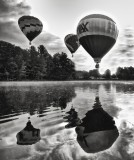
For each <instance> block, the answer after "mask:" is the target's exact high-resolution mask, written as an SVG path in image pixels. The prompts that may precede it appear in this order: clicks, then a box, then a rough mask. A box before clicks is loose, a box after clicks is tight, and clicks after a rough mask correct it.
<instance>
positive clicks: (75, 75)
mask: <svg viewBox="0 0 134 160" xmlns="http://www.w3.org/2000/svg"><path fill="white" fill-rule="evenodd" d="M94 79H106V80H111V79H114V80H118V79H119V80H134V68H133V67H132V66H131V67H124V68H122V67H118V68H117V70H116V73H115V74H111V71H110V70H109V69H107V70H106V71H105V72H104V74H100V73H99V71H98V70H96V69H93V70H89V72H87V71H76V70H75V64H74V62H73V61H71V60H70V59H69V58H68V57H67V54H66V53H64V52H62V53H55V54H54V55H53V56H51V55H50V54H49V53H48V51H47V49H46V48H45V47H44V46H43V45H40V46H38V47H37V48H35V47H34V46H31V47H30V48H29V49H22V48H20V47H18V46H15V45H13V44H11V43H8V42H5V41H0V81H32V80H41V81H42V80H94Z"/></svg>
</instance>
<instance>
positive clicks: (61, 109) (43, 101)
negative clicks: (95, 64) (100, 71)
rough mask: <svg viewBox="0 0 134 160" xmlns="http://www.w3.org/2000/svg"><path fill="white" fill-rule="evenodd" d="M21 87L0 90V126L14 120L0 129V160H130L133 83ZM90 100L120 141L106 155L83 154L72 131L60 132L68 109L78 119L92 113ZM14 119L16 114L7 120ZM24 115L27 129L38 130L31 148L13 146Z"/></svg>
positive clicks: (132, 156)
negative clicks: (105, 115)
mask: <svg viewBox="0 0 134 160" xmlns="http://www.w3.org/2000/svg"><path fill="white" fill-rule="evenodd" d="M21 84H22V83H17V85H16V84H14V86H15V87H13V86H11V85H10V83H9V84H8V83H4V84H2V85H3V86H1V92H0V97H1V99H5V100H6V101H7V102H6V103H5V102H3V101H2V100H0V109H1V108H2V107H4V106H6V107H7V109H8V111H6V110H2V109H1V111H0V122H2V121H3V120H10V119H15V118H16V120H12V121H9V122H5V123H4V122H3V123H0V160H18V159H19V160H34V159H36V160H67V159H68V160H75V159H78V160H86V159H95V160H122V159H124V160H129V159H130V160H132V159H134V151H133V148H134V143H133V141H134V138H133V136H134V125H133V124H134V118H133V115H134V109H133V101H134V87H133V85H134V84H133V82H77V83H74V82H57V83H56V82H55V83H54V84H52V83H50V82H45V83H35V82H33V84H32V83H30V85H31V86H30V87H29V83H23V86H22V85H21ZM36 84H37V85H36ZM4 86H5V87H4ZM96 95H99V97H100V102H101V104H102V107H103V109H104V110H105V111H106V112H107V113H108V114H110V115H111V116H113V117H114V119H115V121H116V125H117V127H118V129H119V132H120V136H119V138H118V139H117V141H116V142H115V143H114V144H113V145H112V147H111V148H110V149H108V150H105V151H103V152H98V153H96V154H87V153H85V152H84V151H83V150H82V149H81V147H80V146H79V144H78V143H77V141H76V136H77V135H76V133H75V128H70V129H66V128H65V125H66V124H67V122H65V120H64V119H63V117H64V115H65V114H66V112H67V111H69V110H70V108H71V105H72V104H73V106H74V108H75V110H76V111H77V112H78V116H79V117H80V118H83V117H84V116H85V114H86V113H87V111H89V110H91V109H92V106H93V104H94V100H95V96H96ZM64 102H65V103H64ZM33 106H34V107H33ZM6 107H5V108H6ZM5 113H7V114H8V115H9V116H8V117H6V116H7V115H6V116H5V115H4V114H5ZM15 113H21V114H20V115H16V116H12V117H11V115H13V114H15ZM31 113H32V114H31ZM29 114H31V116H30V117H31V122H32V124H33V126H34V127H35V128H39V129H40V130H41V140H40V142H38V143H36V144H34V145H31V146H19V145H17V144H16V141H17V140H16V134H17V132H19V131H20V130H22V129H23V128H24V127H25V125H26V122H27V118H28V117H29ZM2 116H3V117H2ZM4 116H5V117H4Z"/></svg>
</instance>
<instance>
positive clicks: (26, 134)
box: [16, 120, 41, 145]
mask: <svg viewBox="0 0 134 160" xmlns="http://www.w3.org/2000/svg"><path fill="white" fill-rule="evenodd" d="M16 137H17V144H19V145H32V144H35V143H37V142H38V141H39V140H40V139H41V138H40V129H36V128H34V127H33V125H32V124H31V121H30V120H29V121H28V122H27V124H26V127H25V128H24V129H23V130H21V131H20V132H19V133H17V135H16Z"/></svg>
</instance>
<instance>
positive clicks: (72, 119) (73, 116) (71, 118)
mask: <svg viewBox="0 0 134 160" xmlns="http://www.w3.org/2000/svg"><path fill="white" fill-rule="evenodd" d="M67 113H68V115H67V116H65V117H64V119H67V122H69V123H68V124H67V125H66V126H65V128H73V127H76V126H78V125H79V124H81V120H80V118H79V117H78V113H77V112H76V111H75V109H74V108H73V106H72V108H71V109H70V111H68V112H67Z"/></svg>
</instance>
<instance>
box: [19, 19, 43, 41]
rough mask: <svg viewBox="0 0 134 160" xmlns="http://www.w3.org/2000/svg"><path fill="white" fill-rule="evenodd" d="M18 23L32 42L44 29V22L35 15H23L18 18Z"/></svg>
mask: <svg viewBox="0 0 134 160" xmlns="http://www.w3.org/2000/svg"><path fill="white" fill-rule="evenodd" d="M18 25H19V27H20V29H21V31H22V32H23V34H24V35H25V36H26V37H27V38H28V40H29V42H30V44H31V41H32V40H33V39H34V38H36V37H37V36H38V35H39V34H40V33H41V32H42V29H43V24H42V22H41V21H40V20H39V19H38V18H36V17H33V16H22V17H20V18H19V20H18Z"/></svg>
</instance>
